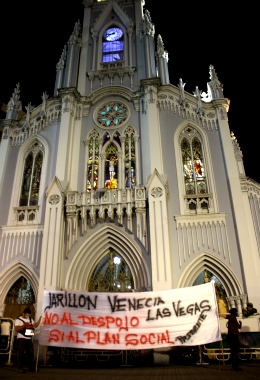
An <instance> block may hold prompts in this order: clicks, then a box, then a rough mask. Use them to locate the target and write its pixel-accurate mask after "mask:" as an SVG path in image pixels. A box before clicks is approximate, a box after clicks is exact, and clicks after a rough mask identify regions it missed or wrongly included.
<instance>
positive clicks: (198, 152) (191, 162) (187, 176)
mask: <svg viewBox="0 0 260 380" xmlns="http://www.w3.org/2000/svg"><path fill="white" fill-rule="evenodd" d="M181 155H182V170H183V178H184V191H185V199H186V204H187V208H188V209H189V210H193V211H194V210H197V211H198V210H201V212H202V211H203V210H204V211H206V210H208V209H209V202H210V199H209V198H210V196H209V190H208V183H207V177H206V170H205V162H204V154H203V145H202V141H201V137H200V135H199V133H198V132H197V130H195V129H192V128H191V127H188V128H186V129H185V130H184V131H183V132H182V138H181Z"/></svg>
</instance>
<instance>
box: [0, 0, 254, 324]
mask: <svg viewBox="0 0 260 380" xmlns="http://www.w3.org/2000/svg"><path fill="white" fill-rule="evenodd" d="M82 8H83V11H84V15H83V17H82V21H77V22H76V23H75V25H74V29H73V26H72V33H71V36H70V38H69V40H68V42H67V43H66V44H65V47H64V49H63V51H62V52H61V56H60V60H59V62H58V63H57V66H56V72H57V74H56V82H55V83H54V84H53V86H54V93H53V94H47V93H43V94H42V103H41V104H40V105H38V106H37V107H32V106H31V104H28V105H27V106H26V107H25V111H26V112H25V113H23V112H21V111H22V102H21V100H20V85H19V83H18V84H17V86H16V87H15V89H14V92H13V94H12V96H11V99H10V101H9V103H8V104H7V110H6V115H5V118H4V119H2V120H1V121H0V129H1V143H0V208H1V213H0V226H1V231H0V259H1V261H0V279H1V281H0V284H1V285H0V287H1V292H0V315H3V316H6V317H9V316H10V317H11V316H12V315H11V313H12V312H11V310H12V309H11V306H10V305H11V304H12V302H16V301H17V298H19V297H20V298H21V303H24V304H28V303H33V304H34V307H35V314H37V315H40V314H41V307H42V295H43V291H44V289H47V290H59V289H62V290H79V291H86V292H87V291H101V292H102V291H105V292H108V291H109V292H110V291H111V292H128V291H131V292H134V291H138V292H140V291H143V292H145V291H150V290H152V291H157V290H166V289H172V288H180V287H188V286H193V285H197V284H199V283H202V282H203V281H205V280H208V279H214V280H215V281H216V284H218V286H219V289H220V294H219V296H220V297H221V296H222V297H224V300H225V302H226V303H227V307H231V306H232V307H237V308H238V310H239V312H240V313H241V310H242V307H243V306H244V305H245V304H246V302H247V300H248V299H250V301H251V302H253V303H254V306H255V307H256V308H258V309H260V299H259V294H260V281H259V278H260V234H259V227H260V214H259V198H260V185H259V184H258V183H256V182H255V181H254V180H252V179H250V178H248V177H247V176H246V173H245V171H244V166H243V158H242V152H241V150H240V147H239V145H238V143H237V140H236V138H235V136H234V135H233V134H232V133H231V132H230V128H229V123H228V110H229V100H228V99H226V98H225V97H224V94H223V86H222V83H221V82H220V80H219V79H218V76H217V72H216V71H217V68H215V67H213V66H212V65H210V66H209V82H208V83H207V93H203V94H201V91H200V90H199V89H198V88H196V89H195V92H194V94H190V93H188V92H186V91H185V88H184V87H185V85H184V83H183V82H182V80H181V79H180V80H179V83H177V85H176V84H171V83H170V80H169V72H168V53H167V51H166V50H165V48H164V43H163V40H162V36H161V35H160V34H158V35H155V27H154V25H153V23H152V20H151V17H150V13H149V10H148V9H146V8H145V1H144V0H103V1H102V0H100V1H97V0H84V1H83V7H82ZM54 69H55V68H54ZM21 283H23V284H24V285H23V287H21V286H20V285H19V290H18V291H17V287H16V288H15V286H16V284H21ZM29 288H30V292H31V293H30V292H29V293H30V294H31V295H32V299H31V300H29V299H26V297H25V298H24V299H22V298H23V291H26V290H29ZM15 289H16V290H15ZM15 291H16V295H15V297H16V298H15V299H14V297H13V298H12V294H13V293H15ZM12 292H13V293H12ZM25 293H26V292H25ZM27 295H28V292H27Z"/></svg>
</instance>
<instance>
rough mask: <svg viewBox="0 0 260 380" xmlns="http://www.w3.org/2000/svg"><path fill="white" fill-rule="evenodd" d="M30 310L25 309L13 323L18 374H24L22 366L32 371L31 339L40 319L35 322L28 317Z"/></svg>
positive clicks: (32, 352) (32, 349) (32, 348)
mask: <svg viewBox="0 0 260 380" xmlns="http://www.w3.org/2000/svg"><path fill="white" fill-rule="evenodd" d="M30 315H31V309H29V308H28V307H26V308H25V309H24V311H23V313H22V315H21V316H20V317H19V318H17V319H16V320H15V322H14V325H15V331H16V332H17V366H18V371H19V372H20V373H25V372H26V370H25V369H24V365H25V364H27V365H28V368H29V370H30V371H33V370H34V346H33V340H32V337H33V335H34V329H35V328H36V327H38V326H39V324H40V323H41V317H40V318H39V319H38V321H37V322H34V320H33V319H32V318H31V317H30Z"/></svg>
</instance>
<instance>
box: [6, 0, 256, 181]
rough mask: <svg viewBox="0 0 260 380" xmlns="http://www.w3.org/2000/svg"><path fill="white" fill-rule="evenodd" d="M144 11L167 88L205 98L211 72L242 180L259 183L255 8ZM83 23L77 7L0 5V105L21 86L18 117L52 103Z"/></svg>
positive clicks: (75, 0) (149, 3)
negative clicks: (159, 45)
mask: <svg viewBox="0 0 260 380" xmlns="http://www.w3.org/2000/svg"><path fill="white" fill-rule="evenodd" d="M226 3H228V2H226ZM69 4H71V5H69ZM169 4H171V6H170V8H169ZM145 8H146V9H148V10H149V12H150V15H151V19H152V22H153V24H154V25H155V36H156V37H157V35H158V34H160V35H161V37H162V40H163V43H164V48H165V50H167V51H168V53H169V62H168V64H169V75H170V82H171V84H173V85H175V86H177V85H178V83H179V79H180V78H182V80H183V82H184V83H185V84H186V85H185V91H187V92H190V93H193V92H194V91H195V88H196V86H198V88H199V90H200V91H202V92H203V91H205V92H207V82H209V66H210V65H211V64H212V65H213V66H214V67H215V70H216V72H217V75H218V79H219V80H220V82H221V83H222V84H223V88H224V96H225V97H226V98H228V99H229V100H230V108H229V114H228V117H229V126H230V130H231V131H232V132H234V134H235V136H236V138H237V140H238V143H239V146H240V148H241V150H242V153H243V159H244V166H245V171H246V175H247V176H248V177H250V178H252V179H253V180H255V181H257V182H259V183H260V170H259V169H258V166H257V160H256V152H257V151H258V150H259V149H260V148H259V147H258V145H259V144H258V140H257V136H258V135H259V132H258V126H259V121H258V120H257V117H256V116H257V114H258V111H257V110H256V111H255V110H254V109H251V108H252V106H253V105H255V104H256V101H254V100H253V99H252V98H253V96H256V88H257V87H259V75H258V66H257V65H258V63H259V58H258V50H259V49H258V46H259V41H258V35H259V31H258V24H259V22H257V21H256V20H254V18H255V19H256V15H257V9H256V5H255V6H251V7H250V9H249V7H248V8H247V7H246V6H245V5H243V8H242V7H241V8H239V5H238V4H235V6H234V5H231V4H228V5H227V4H225V3H223V2H222V3H221V2H220V3H218V2H217V3H216V2H206V1H205V2H204V1H200V2H192V4H190V3H189V2H184V1H182V2H181V4H179V3H178V2H176V3H175V2H172V1H161V2H158V1H155V0H145ZM82 17H83V6H82V2H81V0H67V1H66V2H64V0H44V1H43V2H32V1H21V0H12V1H9V2H2V3H1V11H0V36H1V48H2V49H1V56H0V57H1V59H0V69H1V71H0V72H1V75H0V101H2V102H4V103H7V102H8V101H9V99H10V97H11V95H12V93H13V90H14V88H15V86H16V84H17V83H18V82H19V83H20V100H21V101H22V106H23V111H25V106H27V104H28V103H29V102H31V104H32V105H33V106H37V105H39V104H40V103H41V101H42V100H41V96H42V93H43V92H44V91H46V92H47V93H48V94H49V96H53V91H54V84H55V77H56V64H57V62H58V61H59V58H60V56H61V53H62V50H63V47H64V45H65V44H66V43H67V41H68V39H69V37H70V35H71V33H72V31H73V28H74V24H75V22H76V21H78V20H80V21H82Z"/></svg>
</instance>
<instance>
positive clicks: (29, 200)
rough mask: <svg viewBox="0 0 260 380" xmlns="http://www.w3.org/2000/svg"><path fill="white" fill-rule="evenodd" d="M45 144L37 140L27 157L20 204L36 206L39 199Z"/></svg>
mask: <svg viewBox="0 0 260 380" xmlns="http://www.w3.org/2000/svg"><path fill="white" fill-rule="evenodd" d="M42 164H43V146H42V144H40V143H39V142H38V141H36V142H35V143H34V144H33V145H32V146H31V147H30V149H29V152H28V154H27V156H26V159H25V164H24V171H23V180H22V187H21V195H20V202H19V206H36V205H38V201H39V191H40V181H41V171H42Z"/></svg>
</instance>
